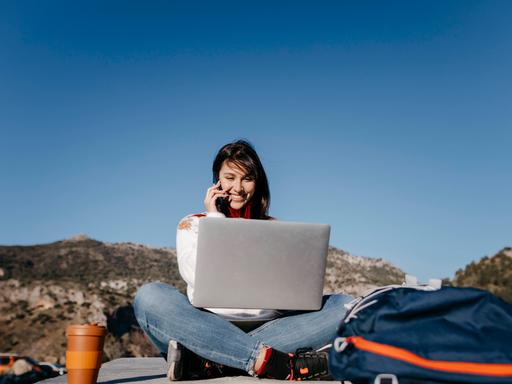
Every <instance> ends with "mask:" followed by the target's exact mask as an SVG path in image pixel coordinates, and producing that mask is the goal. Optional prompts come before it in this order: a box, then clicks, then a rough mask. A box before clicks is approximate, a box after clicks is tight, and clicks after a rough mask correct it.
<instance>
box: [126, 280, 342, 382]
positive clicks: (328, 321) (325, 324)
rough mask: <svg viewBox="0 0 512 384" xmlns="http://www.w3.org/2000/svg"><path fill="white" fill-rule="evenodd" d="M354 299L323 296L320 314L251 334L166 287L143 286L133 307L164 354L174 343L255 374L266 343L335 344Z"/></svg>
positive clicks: (287, 346) (280, 346)
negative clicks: (170, 344)
mask: <svg viewBox="0 0 512 384" xmlns="http://www.w3.org/2000/svg"><path fill="white" fill-rule="evenodd" d="M350 300H352V297H350V296H345V295H329V296H324V300H323V305H322V308H321V309H320V310H318V311H313V312H292V313H290V314H287V315H285V316H284V317H280V318H278V319H274V320H271V321H268V322H266V323H264V324H263V325H261V326H260V327H258V328H256V329H254V330H253V331H251V332H248V333H245V332H244V331H242V330H241V329H240V328H238V327H236V326H235V325H233V324H231V323H230V322H229V321H227V320H225V319H224V318H222V317H220V316H219V315H216V314H214V313H212V312H209V311H204V310H201V309H198V308H195V307H194V306H192V305H191V304H190V302H189V301H188V298H187V297H186V296H185V295H183V294H181V293H180V292H179V291H178V290H177V289H176V288H174V287H172V286H170V285H168V284H164V283H158V282H156V283H149V284H145V285H143V286H142V287H141V288H139V290H138V291H137V294H136V296H135V301H134V305H133V306H134V310H135V316H136V318H137V321H138V322H139V325H140V326H141V327H142V329H143V330H144V332H145V333H146V335H147V336H148V337H149V339H150V340H151V342H152V343H153V344H154V345H155V346H156V347H157V348H158V350H160V352H162V353H166V352H167V346H168V343H169V340H171V339H172V340H176V341H177V342H179V343H181V344H182V345H184V346H185V347H186V348H188V349H189V350H191V351H192V352H194V353H196V354H197V355H199V356H202V357H204V358H206V359H208V360H211V361H214V362H217V363H219V364H223V365H227V366H230V367H233V368H238V369H242V370H245V371H247V372H249V373H250V374H253V371H252V370H253V367H254V363H255V361H256V358H257V356H258V354H259V352H260V350H261V348H262V347H263V345H266V346H270V347H272V348H275V349H277V350H280V351H282V352H295V350H296V349H297V348H303V347H312V348H314V349H318V348H321V347H323V346H324V345H326V344H329V343H331V342H332V340H334V338H335V336H336V331H337V329H338V325H339V323H340V321H341V319H342V318H343V316H344V314H345V311H346V310H345V308H344V306H343V304H345V303H347V302H349V301H350Z"/></svg>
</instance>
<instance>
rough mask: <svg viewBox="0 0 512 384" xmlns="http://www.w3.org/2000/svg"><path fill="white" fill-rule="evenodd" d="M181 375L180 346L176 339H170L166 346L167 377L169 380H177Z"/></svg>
mask: <svg viewBox="0 0 512 384" xmlns="http://www.w3.org/2000/svg"><path fill="white" fill-rule="evenodd" d="M182 376H183V360H182V348H181V345H180V344H178V342H177V341H176V340H170V341H169V346H168V347H167V378H168V379H169V381H178V380H180V379H181V377H182Z"/></svg>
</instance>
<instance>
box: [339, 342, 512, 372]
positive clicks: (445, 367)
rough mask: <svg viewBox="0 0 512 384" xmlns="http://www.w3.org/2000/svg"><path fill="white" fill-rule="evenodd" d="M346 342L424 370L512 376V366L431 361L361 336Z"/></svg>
mask: <svg viewBox="0 0 512 384" xmlns="http://www.w3.org/2000/svg"><path fill="white" fill-rule="evenodd" d="M345 342H346V343H350V344H352V345H354V346H355V347H356V348H358V349H361V350H363V351H366V352H371V353H374V354H377V355H381V356H385V357H389V358H391V359H395V360H400V361H403V362H406V363H409V364H413V365H416V366H419V367H422V368H427V369H432V370H437V371H444V372H451V373H461V374H469V375H484V376H498V377H507V376H512V364H494V363H468V362H458V361H444V360H430V359H425V358H423V357H421V356H418V355H416V354H415V353H412V352H410V351H408V350H406V349H403V348H398V347H394V346H391V345H387V344H381V343H377V342H374V341H369V340H366V339H364V338H363V337H361V336H350V337H347V338H346V339H345Z"/></svg>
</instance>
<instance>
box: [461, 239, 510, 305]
mask: <svg viewBox="0 0 512 384" xmlns="http://www.w3.org/2000/svg"><path fill="white" fill-rule="evenodd" d="M453 285H455V286H459V287H475V288H481V289H486V290H488V291H490V292H492V293H494V294H495V295H497V296H500V297H501V298H503V299H504V300H505V301H508V302H509V303H512V248H510V247H507V248H503V249H502V250H501V251H499V252H498V253H497V254H496V255H494V256H492V257H488V256H485V257H483V258H481V259H480V260H479V261H476V262H475V261H474V262H472V263H470V264H468V265H467V266H466V267H465V268H464V269H459V270H458V271H457V272H456V273H455V278H454V279H453Z"/></svg>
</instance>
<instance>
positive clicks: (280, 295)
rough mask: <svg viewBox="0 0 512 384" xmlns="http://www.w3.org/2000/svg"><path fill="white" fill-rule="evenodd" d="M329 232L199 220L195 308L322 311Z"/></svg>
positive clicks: (325, 228) (286, 224)
mask: <svg viewBox="0 0 512 384" xmlns="http://www.w3.org/2000/svg"><path fill="white" fill-rule="evenodd" d="M330 229H331V228H330V226H329V225H327V224H307V223H294V222H285V221H277V220H246V219H231V218H210V217H205V218H203V219H201V220H200V221H199V234H198V246H197V260H196V278H195V286H194V296H193V300H192V305H194V306H196V307H202V308H245V309H282V310H318V309H320V308H321V306H322V294H323V285H324V276H325V264H326V259H327V251H328V247H329V235H330Z"/></svg>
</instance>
